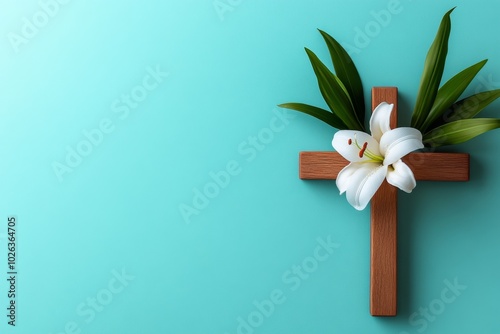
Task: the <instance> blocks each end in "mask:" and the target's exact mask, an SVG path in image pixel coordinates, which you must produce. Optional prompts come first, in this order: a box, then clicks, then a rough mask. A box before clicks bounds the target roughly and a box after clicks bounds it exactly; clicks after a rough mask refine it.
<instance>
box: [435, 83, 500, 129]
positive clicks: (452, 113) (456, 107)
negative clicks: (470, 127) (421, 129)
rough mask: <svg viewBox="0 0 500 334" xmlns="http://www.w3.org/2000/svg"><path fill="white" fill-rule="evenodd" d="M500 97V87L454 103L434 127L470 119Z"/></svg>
mask: <svg viewBox="0 0 500 334" xmlns="http://www.w3.org/2000/svg"><path fill="white" fill-rule="evenodd" d="M499 97H500V89H496V90H490V91H487V92H482V93H478V94H474V95H472V96H469V97H467V98H465V99H463V100H460V101H458V102H456V103H454V104H453V105H452V106H451V107H450V108H449V109H448V111H447V112H445V113H444V114H443V116H442V117H441V118H440V119H438V120H437V122H436V123H434V127H437V126H440V125H443V124H445V123H449V122H453V121H458V120H460V119H469V118H472V117H474V116H476V115H477V114H479V113H480V112H481V111H483V110H484V108H486V107H487V106H489V105H490V104H491V103H492V102H494V101H495V100H496V99H498V98H499Z"/></svg>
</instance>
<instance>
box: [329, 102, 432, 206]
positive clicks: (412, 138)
mask: <svg viewBox="0 0 500 334" xmlns="http://www.w3.org/2000/svg"><path fill="white" fill-rule="evenodd" d="M393 107H394V105H393V104H388V103H386V102H382V103H381V104H379V105H378V106H377V108H375V110H374V111H373V114H372V117H371V119H370V131H371V136H370V135H369V134H367V133H365V132H362V131H353V130H340V131H338V132H337V133H335V135H334V136H333V140H332V145H333V147H334V148H335V150H336V151H337V152H338V153H340V155H342V156H343V157H344V158H345V159H347V160H349V161H350V164H349V165H347V166H346V167H345V168H344V169H342V170H341V171H340V173H339V175H338V176H337V187H338V188H339V190H340V194H341V195H342V194H343V193H344V192H346V197H347V201H348V202H349V204H351V205H352V206H353V207H354V208H355V209H357V210H363V209H364V208H365V207H366V206H367V205H368V203H369V202H370V200H371V198H372V197H373V195H375V193H376V192H377V190H378V188H379V187H380V186H381V185H382V183H383V182H384V179H387V182H389V183H390V184H392V185H393V186H395V187H398V188H399V189H401V190H403V191H405V192H407V193H410V192H411V191H412V190H413V188H415V186H416V185H417V183H416V181H415V176H414V175H413V172H412V171H411V169H410V167H408V165H406V164H405V163H404V162H403V161H401V158H403V157H404V156H405V155H407V154H408V153H410V152H412V151H415V150H417V149H421V148H423V147H424V145H423V144H422V133H420V131H419V130H417V129H414V128H410V127H404V128H396V129H391V127H390V117H391V113H392V109H393Z"/></svg>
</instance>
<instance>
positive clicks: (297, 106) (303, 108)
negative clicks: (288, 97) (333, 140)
mask: <svg viewBox="0 0 500 334" xmlns="http://www.w3.org/2000/svg"><path fill="white" fill-rule="evenodd" d="M278 107H281V108H287V109H292V110H296V111H300V112H303V113H305V114H308V115H311V116H313V117H315V118H317V119H319V120H320V121H323V122H325V123H326V124H328V125H330V126H332V127H334V128H337V129H339V130H346V129H348V127H347V126H346V125H345V124H344V122H342V120H341V119H340V118H338V117H337V115H335V114H333V113H331V112H329V111H328V110H325V109H321V108H318V107H313V106H310V105H308V104H304V103H283V104H280V105H278Z"/></svg>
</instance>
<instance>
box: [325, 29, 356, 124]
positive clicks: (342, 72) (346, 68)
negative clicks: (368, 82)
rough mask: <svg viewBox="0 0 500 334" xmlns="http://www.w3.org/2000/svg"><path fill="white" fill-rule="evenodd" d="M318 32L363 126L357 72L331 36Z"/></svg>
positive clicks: (347, 55)
mask: <svg viewBox="0 0 500 334" xmlns="http://www.w3.org/2000/svg"><path fill="white" fill-rule="evenodd" d="M318 30H319V32H320V33H321V35H322V36H323V39H324V40H325V43H326V45H327V46H328V50H329V51H330V56H331V58H332V62H333V67H334V68H335V73H336V74H337V76H338V78H339V79H340V81H342V83H343V84H344V85H345V88H346V90H347V93H348V94H349V96H350V97H351V101H352V104H353V106H354V111H355V112H356V115H357V117H358V119H359V121H360V123H361V124H364V121H365V98H364V95H363V84H362V83H361V78H360V76H359V73H358V70H357V69H356V66H355V65H354V62H353V61H352V59H351V57H350V56H349V54H348V53H347V51H346V50H345V49H344V48H343V47H342V46H341V45H340V44H339V43H338V42H337V41H336V40H335V39H334V38H333V37H332V36H330V35H329V34H327V33H326V32H324V31H322V30H320V29H318Z"/></svg>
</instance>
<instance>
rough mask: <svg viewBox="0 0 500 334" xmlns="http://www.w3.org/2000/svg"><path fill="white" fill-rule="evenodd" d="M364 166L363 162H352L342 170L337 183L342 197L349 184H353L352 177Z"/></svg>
mask: <svg viewBox="0 0 500 334" xmlns="http://www.w3.org/2000/svg"><path fill="white" fill-rule="evenodd" d="M362 166H363V163H361V162H351V163H350V164H348V165H347V166H345V167H344V168H342V170H341V171H340V172H339V174H338V175H337V180H336V181H335V182H336V184H337V188H339V191H340V195H342V194H343V193H344V192H345V191H346V190H347V188H348V187H349V183H350V182H351V179H350V177H351V176H352V175H353V174H354V173H355V172H356V171H357V170H358V169H360V168H361V167H362Z"/></svg>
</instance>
